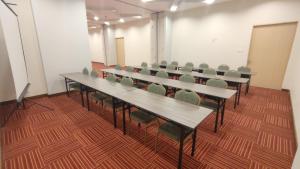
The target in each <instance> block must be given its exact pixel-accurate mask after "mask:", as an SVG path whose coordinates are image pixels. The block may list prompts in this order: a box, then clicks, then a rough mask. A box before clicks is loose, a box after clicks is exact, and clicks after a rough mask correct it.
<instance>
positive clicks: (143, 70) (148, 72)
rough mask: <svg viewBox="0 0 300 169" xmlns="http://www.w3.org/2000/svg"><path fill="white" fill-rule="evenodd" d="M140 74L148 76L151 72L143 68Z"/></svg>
mask: <svg viewBox="0 0 300 169" xmlns="http://www.w3.org/2000/svg"><path fill="white" fill-rule="evenodd" d="M140 74H143V75H150V74H151V72H150V70H148V69H146V68H143V69H142V70H141V71H140Z"/></svg>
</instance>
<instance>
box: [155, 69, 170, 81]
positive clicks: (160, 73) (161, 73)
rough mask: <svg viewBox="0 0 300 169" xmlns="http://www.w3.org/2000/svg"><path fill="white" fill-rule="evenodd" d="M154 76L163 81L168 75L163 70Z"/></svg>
mask: <svg viewBox="0 0 300 169" xmlns="http://www.w3.org/2000/svg"><path fill="white" fill-rule="evenodd" d="M155 76H157V77H161V78H165V79H168V78H169V74H168V73H167V72H166V71H163V70H160V71H158V72H157V73H156V75H155Z"/></svg>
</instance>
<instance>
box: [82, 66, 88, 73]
mask: <svg viewBox="0 0 300 169" xmlns="http://www.w3.org/2000/svg"><path fill="white" fill-rule="evenodd" d="M82 73H83V74H85V75H88V74H89V70H88V69H87V68H86V67H85V68H83V70H82Z"/></svg>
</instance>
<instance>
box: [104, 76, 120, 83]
mask: <svg viewBox="0 0 300 169" xmlns="http://www.w3.org/2000/svg"><path fill="white" fill-rule="evenodd" d="M105 79H106V80H108V81H109V82H116V81H117V76H115V75H113V74H108V75H107V77H106V78H105Z"/></svg>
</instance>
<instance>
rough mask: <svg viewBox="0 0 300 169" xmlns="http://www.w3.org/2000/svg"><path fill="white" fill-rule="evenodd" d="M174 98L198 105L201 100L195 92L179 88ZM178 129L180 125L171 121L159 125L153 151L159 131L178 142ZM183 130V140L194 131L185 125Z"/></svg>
mask: <svg viewBox="0 0 300 169" xmlns="http://www.w3.org/2000/svg"><path fill="white" fill-rule="evenodd" d="M175 99H177V100H180V101H183V102H187V103H190V104H194V105H199V104H200V102H201V98H200V97H199V96H198V95H197V94H196V93H195V92H192V91H187V90H180V91H178V92H176V94H175ZM180 131H181V129H180V127H179V126H177V125H175V124H174V123H171V122H166V123H164V124H162V125H160V126H159V128H158V131H157V134H156V139H155V152H156V151H157V144H158V136H159V134H160V133H161V134H164V135H165V136H168V137H169V138H171V139H173V140H175V141H177V142H179V141H180ZM184 131H185V133H184V136H185V138H184V141H186V140H187V138H188V137H189V136H191V134H192V133H193V132H194V130H192V129H190V128H187V127H185V129H184ZM192 155H193V151H192Z"/></svg>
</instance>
